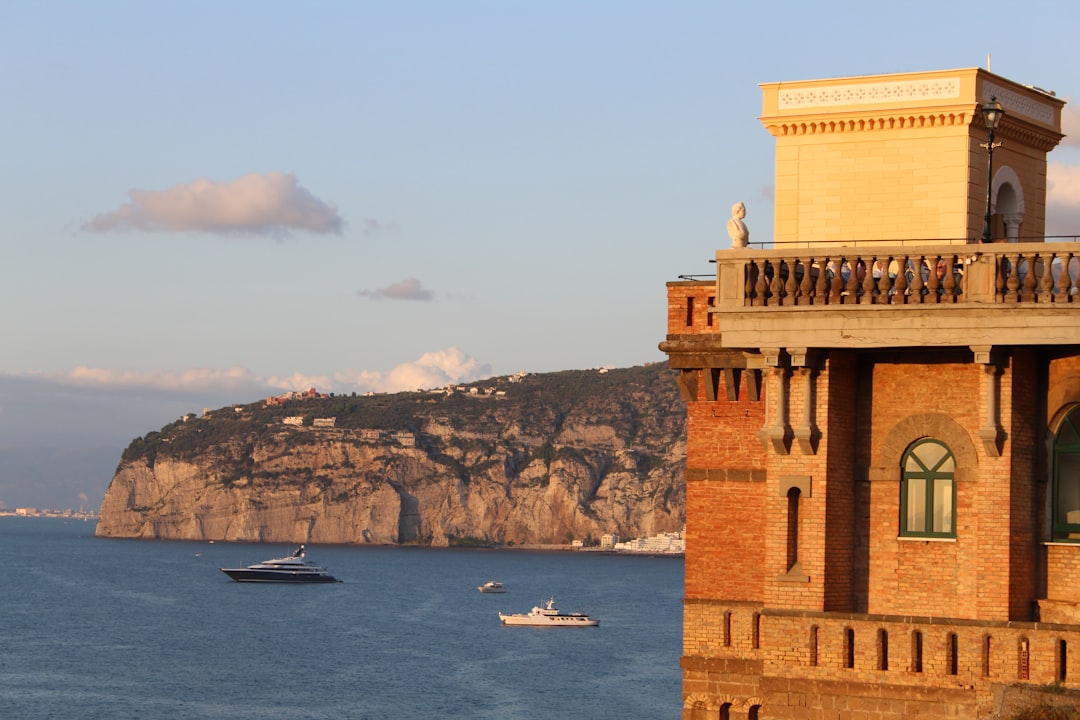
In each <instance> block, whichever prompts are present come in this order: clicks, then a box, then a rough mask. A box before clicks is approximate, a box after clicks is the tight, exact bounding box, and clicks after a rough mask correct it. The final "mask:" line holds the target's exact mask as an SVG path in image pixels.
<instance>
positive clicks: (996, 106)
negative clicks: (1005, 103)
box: [979, 98, 1005, 130]
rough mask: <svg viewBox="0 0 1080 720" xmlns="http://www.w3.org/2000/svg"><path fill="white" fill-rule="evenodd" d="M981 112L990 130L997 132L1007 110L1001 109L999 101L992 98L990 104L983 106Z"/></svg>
mask: <svg viewBox="0 0 1080 720" xmlns="http://www.w3.org/2000/svg"><path fill="white" fill-rule="evenodd" d="M979 110H980V112H981V113H982V116H983V121H984V122H985V123H986V127H987V129H989V130H996V129H997V126H998V123H999V122H1001V116H1002V115H1004V114H1005V109H1004V108H1003V107H1001V103H999V102H998V101H997V98H990V102H988V103H986V104H985V105H983V106H982V107H981V108H980V109H979Z"/></svg>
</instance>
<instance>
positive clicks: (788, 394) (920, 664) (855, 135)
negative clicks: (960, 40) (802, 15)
mask: <svg viewBox="0 0 1080 720" xmlns="http://www.w3.org/2000/svg"><path fill="white" fill-rule="evenodd" d="M762 90H763V95H764V103H763V107H764V110H763V114H762V117H761V121H762V123H763V125H764V126H765V128H766V129H767V130H768V131H769V132H770V133H771V134H772V135H773V136H774V137H775V138H776V210H775V213H776V221H775V237H774V239H773V242H771V243H768V244H767V245H769V246H770V247H767V248H766V247H761V246H751V247H747V248H731V249H721V250H718V251H717V252H716V276H715V278H714V279H712V280H709V281H694V280H687V281H678V282H671V283H669V284H668V334H667V338H666V340H665V341H664V342H662V343H661V345H660V347H661V350H663V351H664V352H665V353H666V354H667V355H668V358H669V364H670V366H671V367H672V368H676V369H678V370H679V371H680V372H679V375H678V382H679V387H680V390H681V392H682V394H683V397H684V398H685V399H686V401H687V413H688V423H687V428H688V430H687V433H688V438H687V440H688V451H687V468H686V483H687V512H686V514H687V527H686V555H685V557H686V586H685V599H684V648H683V657H682V660H681V664H682V668H683V701H684V706H683V707H684V710H683V717H684V720H689V719H697V718H712V719H715V718H800V719H802V718H808V719H809V718H814V719H819V718H820V719H824V718H863V717H867V718H871V717H872V718H876V719H880V720H889V719H891V718H896V719H897V720H899V719H900V718H911V717H919V718H927V719H933V718H957V717H965V718H967V717H972V718H975V717H990V716H992V714H993V713H995V712H998V711H1000V710H1001V709H1002V708H1003V707H1006V706H1007V705H1008V703H1009V702H1010V698H1015V697H1016V696H1017V695H1018V694H1022V693H1023V692H1024V691H1025V690H1026V689H1038V688H1040V687H1045V686H1057V687H1059V688H1063V689H1065V690H1068V689H1072V688H1076V689H1080V579H1078V578H1080V576H1078V574H1077V573H1078V571H1080V245H1077V244H1075V243H1073V242H1061V241H1058V240H1057V239H1054V238H1046V237H1044V228H1045V197H1046V156H1047V153H1048V152H1049V151H1050V150H1051V149H1052V148H1053V147H1054V146H1055V145H1057V144H1058V142H1060V140H1061V138H1062V134H1061V125H1060V117H1061V108H1062V106H1063V105H1064V103H1063V102H1062V101H1060V100H1058V99H1057V98H1056V97H1054V96H1053V95H1052V94H1051V93H1048V92H1045V91H1042V90H1038V89H1036V88H1032V87H1028V86H1024V85H1020V84H1017V83H1014V82H1011V81H1009V80H1007V79H1005V78H1002V77H999V76H996V75H993V74H991V73H989V72H987V71H985V70H981V69H962V70H953V71H941V72H930V73H915V74H905V75H888V76H873V77H857V78H840V79H831V80H821V81H807V82H792V83H782V84H781V83H775V84H765V85H762ZM992 100H993V101H996V102H998V103H1000V104H1001V106H1002V107H1003V109H1004V116H1003V118H1002V120H1001V123H1000V125H999V126H998V128H997V130H996V141H1000V142H1001V143H1002V144H1001V146H1000V147H995V148H993V155H992V158H993V160H992V165H990V162H989V160H990V154H989V153H988V151H987V150H988V149H987V147H986V144H987V143H988V141H989V137H988V131H987V129H986V127H985V124H984V121H983V116H982V114H981V113H980V108H981V107H982V106H983V105H984V104H986V103H990V102H991V101H992ZM988 190H989V192H988ZM988 196H989V198H988ZM988 204H989V206H990V210H991V212H990V216H991V222H990V231H991V235H992V238H993V240H994V242H993V243H989V244H987V243H980V242H979V241H978V239H979V238H980V237H981V235H982V234H983V228H984V215H985V213H986V207H987V205H988ZM755 240H757V238H755Z"/></svg>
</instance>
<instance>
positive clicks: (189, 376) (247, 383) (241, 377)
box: [44, 366, 265, 392]
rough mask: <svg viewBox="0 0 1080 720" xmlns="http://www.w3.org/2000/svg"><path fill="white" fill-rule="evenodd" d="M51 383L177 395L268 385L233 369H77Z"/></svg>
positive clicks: (239, 369)
mask: <svg viewBox="0 0 1080 720" xmlns="http://www.w3.org/2000/svg"><path fill="white" fill-rule="evenodd" d="M44 377H45V378H47V379H50V380H55V381H58V382H61V383H64V384H68V385H78V386H80V387H98V388H116V389H120V388H125V389H126V388H150V389H154V390H168V391H173V392H180V391H190V390H212V391H215V392H217V391H223V390H237V391H240V390H250V389H252V388H254V387H260V386H263V385H264V384H265V383H264V381H263V380H262V379H261V378H259V377H257V376H256V375H255V373H253V372H252V371H250V370H248V369H246V368H241V367H231V368H227V369H224V370H216V369H207V368H195V369H192V370H185V371H184V372H181V373H174V372H165V371H163V370H154V371H150V372H143V371H136V370H117V369H110V368H91V367H85V366H79V367H76V368H74V369H72V370H70V371H68V372H66V373H57V374H48V375H45V376H44Z"/></svg>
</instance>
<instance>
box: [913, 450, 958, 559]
mask: <svg viewBox="0 0 1080 720" xmlns="http://www.w3.org/2000/svg"><path fill="white" fill-rule="evenodd" d="M900 467H901V471H902V472H901V480H900V534H901V535H903V536H908V537H942V538H954V537H956V518H955V512H956V482H955V480H954V478H953V474H954V472H955V471H956V460H955V458H954V457H953V454H952V451H951V450H949V448H948V446H947V445H945V443H943V442H941V441H940V440H934V439H932V438H924V439H922V440H919V441H918V442H916V443H914V444H912V445H911V447H909V448H908V449H907V451H906V452H905V453H904V457H903V459H902V460H901V464H900Z"/></svg>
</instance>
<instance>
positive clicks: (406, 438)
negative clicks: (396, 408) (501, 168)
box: [394, 430, 416, 447]
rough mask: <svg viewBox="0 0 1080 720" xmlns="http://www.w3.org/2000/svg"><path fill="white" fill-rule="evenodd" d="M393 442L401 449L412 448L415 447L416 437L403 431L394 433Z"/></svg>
mask: <svg viewBox="0 0 1080 720" xmlns="http://www.w3.org/2000/svg"><path fill="white" fill-rule="evenodd" d="M394 440H396V441H397V442H398V444H399V445H401V446H403V447H413V446H415V445H416V436H415V435H413V434H412V433H411V432H406V431H404V430H401V431H399V432H396V433H394Z"/></svg>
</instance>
